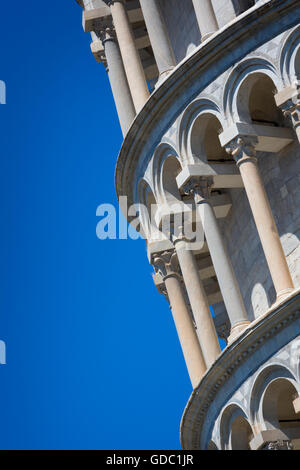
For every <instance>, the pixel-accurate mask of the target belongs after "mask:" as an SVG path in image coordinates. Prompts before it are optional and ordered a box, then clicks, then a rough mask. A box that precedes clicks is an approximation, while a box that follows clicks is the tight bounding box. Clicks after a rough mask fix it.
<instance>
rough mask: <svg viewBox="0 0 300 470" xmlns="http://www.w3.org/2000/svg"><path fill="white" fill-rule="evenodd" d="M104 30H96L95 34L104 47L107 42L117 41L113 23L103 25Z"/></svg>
mask: <svg viewBox="0 0 300 470" xmlns="http://www.w3.org/2000/svg"><path fill="white" fill-rule="evenodd" d="M102 26H103V27H102V28H99V29H96V30H95V33H96V34H97V36H98V37H99V39H100V40H101V42H102V44H103V45H104V44H105V43H106V42H107V41H116V30H115V27H114V25H113V22H112V21H109V22H107V23H106V24H105V25H102Z"/></svg>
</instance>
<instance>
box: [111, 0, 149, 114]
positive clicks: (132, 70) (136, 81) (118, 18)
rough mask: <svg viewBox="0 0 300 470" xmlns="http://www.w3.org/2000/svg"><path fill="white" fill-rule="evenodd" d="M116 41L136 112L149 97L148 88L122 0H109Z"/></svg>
mask: <svg viewBox="0 0 300 470" xmlns="http://www.w3.org/2000/svg"><path fill="white" fill-rule="evenodd" d="M109 6H110V9H111V14H112V18H113V23H114V26H115V28H116V34H117V38H118V43H119V47H120V51H121V55H122V59H123V64H124V68H125V72H126V75H127V80H128V84H129V88H130V91H131V95H132V99H133V102H134V106H135V109H136V112H137V113H138V112H139V111H140V110H141V108H142V107H143V106H144V104H145V102H146V101H147V99H148V97H149V90H148V86H147V82H146V78H145V74H144V70H143V66H142V62H141V58H140V55H139V52H138V50H137V47H136V44H135V38H134V34H133V31H132V27H131V24H130V22H129V19H128V15H127V11H126V7H125V5H124V2H123V0H109Z"/></svg>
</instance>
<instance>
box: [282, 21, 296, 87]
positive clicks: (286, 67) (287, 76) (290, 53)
mask: <svg viewBox="0 0 300 470" xmlns="http://www.w3.org/2000/svg"><path fill="white" fill-rule="evenodd" d="M299 43H300V26H297V27H296V28H294V29H293V30H292V32H291V33H290V34H289V35H288V37H287V38H286V39H285V41H284V44H283V46H282V48H281V51H280V73H281V75H282V77H283V80H284V85H285V86H288V85H292V84H293V83H294V82H295V80H300V45H299Z"/></svg>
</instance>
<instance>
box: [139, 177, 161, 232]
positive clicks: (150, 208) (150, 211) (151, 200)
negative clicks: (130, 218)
mask: <svg viewBox="0 0 300 470" xmlns="http://www.w3.org/2000/svg"><path fill="white" fill-rule="evenodd" d="M138 198H139V202H138V210H139V219H140V224H141V229H142V235H143V237H144V238H145V239H146V240H153V239H156V238H157V237H158V236H160V235H161V233H160V231H159V228H158V227H157V225H156V222H155V216H156V213H157V202H156V198H155V195H154V192H153V191H152V189H151V187H150V185H149V183H148V182H147V181H146V180H145V179H141V180H140V181H139V184H138Z"/></svg>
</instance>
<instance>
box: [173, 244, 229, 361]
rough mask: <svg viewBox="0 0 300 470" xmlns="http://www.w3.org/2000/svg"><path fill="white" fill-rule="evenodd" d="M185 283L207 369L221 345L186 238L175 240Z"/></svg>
mask: <svg viewBox="0 0 300 470" xmlns="http://www.w3.org/2000/svg"><path fill="white" fill-rule="evenodd" d="M173 242H174V245H175V249H176V253H177V257H178V261H179V266H180V269H181V272H182V277H183V281H184V284H185V287H186V291H187V294H188V298H189V301H190V305H191V309H192V312H193V315H194V319H195V323H196V326H197V335H198V338H199V342H200V346H201V350H202V353H203V357H204V360H205V364H206V366H207V368H209V367H210V366H211V365H212V364H213V363H214V361H215V360H216V358H217V357H218V355H219V354H220V345H219V341H218V337H217V333H216V330H215V326H214V322H213V319H212V316H211V312H210V308H209V304H208V300H207V296H206V293H205V290H204V287H203V284H202V280H201V278H200V274H199V269H198V266H197V262H196V259H195V257H194V253H193V252H192V251H191V250H190V249H189V243H188V241H186V240H185V239H184V237H178V238H174V240H173Z"/></svg>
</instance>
